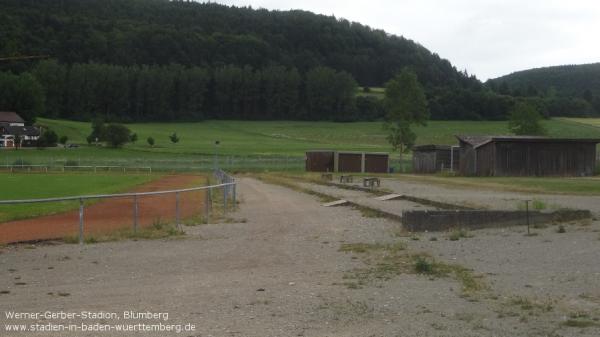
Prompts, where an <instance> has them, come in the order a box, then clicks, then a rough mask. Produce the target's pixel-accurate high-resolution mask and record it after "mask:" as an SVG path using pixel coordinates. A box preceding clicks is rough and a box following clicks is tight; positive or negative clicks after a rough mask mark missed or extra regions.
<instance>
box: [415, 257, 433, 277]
mask: <svg viewBox="0 0 600 337" xmlns="http://www.w3.org/2000/svg"><path fill="white" fill-rule="evenodd" d="M415 271H416V272H417V273H419V274H431V273H433V263H432V262H430V261H428V260H427V259H426V258H424V257H422V256H417V258H416V259H415Z"/></svg>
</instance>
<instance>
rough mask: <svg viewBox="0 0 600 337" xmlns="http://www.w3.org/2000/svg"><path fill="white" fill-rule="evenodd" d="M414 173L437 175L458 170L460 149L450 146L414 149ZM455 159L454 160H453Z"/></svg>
mask: <svg viewBox="0 0 600 337" xmlns="http://www.w3.org/2000/svg"><path fill="white" fill-rule="evenodd" d="M412 153H413V156H412V165H413V172H414V173H436V172H440V171H442V170H445V169H447V170H450V169H452V170H453V171H455V170H457V169H458V162H459V153H460V151H459V149H458V147H456V146H455V147H452V146H450V145H419V146H415V147H413V149H412ZM452 157H454V158H452Z"/></svg>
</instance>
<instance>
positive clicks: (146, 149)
mask: <svg viewBox="0 0 600 337" xmlns="http://www.w3.org/2000/svg"><path fill="white" fill-rule="evenodd" d="M38 123H39V124H41V125H45V126H48V127H50V128H52V129H53V130H55V131H56V132H57V133H58V134H59V135H66V136H68V137H69V139H70V142H74V143H79V144H85V137H86V136H87V135H88V134H89V133H90V131H91V129H90V124H89V123H81V122H72V121H60V120H49V119H42V118H40V119H39V121H38ZM128 126H129V128H131V130H132V131H133V132H136V133H137V134H138V136H139V141H138V142H137V143H136V144H128V145H127V146H126V147H125V150H127V151H126V152H127V153H126V152H121V151H119V152H121V153H123V156H130V155H132V154H133V153H136V154H138V155H139V156H152V155H166V156H168V155H198V154H200V155H201V154H212V153H213V152H214V145H213V144H214V140H217V139H218V140H220V141H221V145H220V146H219V152H220V153H221V154H225V155H263V156H268V155H289V156H301V155H303V154H304V152H305V151H306V150H310V149H334V150H357V151H390V146H389V144H388V143H387V141H386V133H385V131H384V130H383V129H382V123H381V122H356V123H332V122H290V121H267V122H264V121H260V122H256V121H205V122H199V123H147V124H129V125H128ZM544 126H545V127H546V128H547V130H548V132H549V136H551V137H600V129H598V128H596V127H594V126H587V125H583V124H581V123H578V122H573V121H571V120H567V119H552V120H547V121H544ZM173 132H177V134H178V135H179V136H180V138H181V141H180V142H179V143H178V144H172V143H171V142H170V141H169V139H168V136H169V135H170V134H171V133H173ZM415 132H416V133H417V143H418V144H455V143H456V138H455V135H457V134H479V135H484V134H489V135H506V134H509V131H508V129H507V123H506V122H505V121H431V122H429V124H428V126H426V127H415ZM149 136H152V137H153V138H154V139H155V140H156V145H155V146H154V148H152V147H150V146H149V145H148V144H147V143H146V139H147V138H148V137H149ZM86 150H87V149H86ZM68 151H71V152H76V151H77V150H68ZM37 152H43V151H37ZM48 152H51V151H48ZM62 152H67V151H64V150H63V151H62ZM113 155H118V154H116V153H115V154H111V156H113Z"/></svg>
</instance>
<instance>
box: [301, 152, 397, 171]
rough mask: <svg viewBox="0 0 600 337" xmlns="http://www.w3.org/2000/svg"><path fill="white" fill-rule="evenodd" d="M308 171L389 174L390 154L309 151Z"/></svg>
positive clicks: (307, 154)
mask: <svg viewBox="0 0 600 337" xmlns="http://www.w3.org/2000/svg"><path fill="white" fill-rule="evenodd" d="M305 167H306V171H309V172H345V173H388V171H389V154H387V153H382V152H350V151H322V150H319V151H307V152H306V165H305Z"/></svg>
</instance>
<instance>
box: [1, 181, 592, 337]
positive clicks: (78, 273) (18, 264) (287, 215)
mask: <svg viewBox="0 0 600 337" xmlns="http://www.w3.org/2000/svg"><path fill="white" fill-rule="evenodd" d="M239 196H240V199H241V201H242V204H241V206H240V209H239V210H238V211H237V212H236V213H234V214H230V215H229V216H230V217H231V218H232V219H233V220H234V222H233V223H226V224H211V225H202V226H195V227H188V228H187V231H188V232H189V235H188V236H187V238H186V239H183V240H179V239H178V240H157V241H137V242H132V241H128V242H112V243H102V244H94V245H84V246H83V247H80V246H78V245H58V246H42V247H37V248H36V249H24V248H20V247H8V248H4V251H3V252H2V253H1V254H0V310H6V309H7V308H10V309H12V310H19V311H23V312H30V311H45V310H68V311H76V312H78V311H81V310H92V311H100V310H103V311H108V312H117V313H122V312H123V311H124V310H135V311H151V312H168V313H169V320H168V321H167V322H163V323H174V324H177V323H182V324H185V323H192V324H195V325H196V327H197V330H196V331H195V332H189V333H183V334H175V333H170V334H169V333H159V334H145V335H151V336H193V337H199V336H215V337H216V336H219V337H220V336H227V337H229V336H257V337H258V336H260V337H270V336H277V337H287V336H307V337H312V336H314V337H322V336H330V337H342V336H344V337H346V336H347V337H362V336H403V337H404V336H409V337H410V336H414V337H416V336H420V337H422V336H461V337H463V336H467V337H468V336H576V335H577V336H595V335H597V332H598V329H596V328H594V327H591V328H586V329H571V328H566V327H563V328H561V327H560V326H559V322H560V320H561V319H563V318H562V317H568V316H565V315H567V313H564V312H562V311H559V310H558V309H552V311H550V312H546V311H543V312H542V311H540V310H538V309H537V307H535V308H534V309H533V310H531V311H528V310H529V309H522V308H521V306H519V305H518V304H517V307H515V306H510V305H508V306H507V304H505V303H509V302H510V299H511V297H509V296H511V294H509V293H501V294H493V293H492V294H490V293H484V294H482V295H473V296H465V295H464V294H463V293H462V292H461V290H460V289H461V284H460V283H459V282H457V281H456V280H454V279H452V278H450V277H441V278H440V277H434V278H431V277H429V276H425V275H416V274H412V273H401V274H398V275H396V274H393V275H391V276H390V277H389V278H382V279H379V280H374V281H373V282H370V283H367V284H365V285H364V286H363V287H359V288H354V287H349V286H347V285H345V284H344V283H345V282H347V281H348V279H347V276H348V275H349V274H352V273H353V272H354V271H355V270H357V268H377V267H378V266H377V265H376V264H374V263H373V264H370V263H369V262H368V261H365V260H364V259H362V255H360V254H359V253H346V252H341V251H340V246H341V245H342V244H344V243H367V244H368V243H390V242H396V241H403V242H404V243H406V244H407V245H410V246H411V247H413V248H412V249H414V251H411V253H413V252H417V251H418V249H423V248H425V247H429V248H428V249H431V250H432V251H435V252H436V256H438V259H440V260H443V259H446V258H447V257H446V256H445V253H446V252H447V251H451V252H452V254H451V257H452V259H451V260H450V262H452V263H456V262H461V263H462V262H463V259H462V258H461V254H467V252H465V251H464V250H463V249H462V247H464V246H467V245H468V244H469V243H472V244H474V245H476V246H477V247H479V246H482V248H478V249H477V253H478V254H486V249H485V245H486V244H490V243H492V242H493V243H495V244H496V245H495V248H494V250H493V251H492V252H491V254H492V255H490V256H486V257H483V258H484V259H483V260H482V261H486V265H487V264H490V265H489V266H486V267H485V269H484V270H485V271H489V273H490V274H485V279H486V281H488V283H489V284H490V285H491V286H492V287H493V286H494V282H493V281H494V280H493V278H494V275H493V274H492V273H494V272H499V271H500V270H502V269H498V270H497V269H495V267H494V265H493V263H494V262H493V261H494V259H493V258H494V256H502V254H503V252H502V247H503V245H505V243H504V242H503V241H502V238H503V236H501V235H499V234H498V233H501V232H500V231H485V232H481V233H482V234H481V235H488V234H486V233H492V234H490V235H493V236H491V237H489V239H484V238H483V237H482V238H481V240H473V241H465V240H462V239H461V240H460V241H447V242H446V241H444V242H443V245H439V246H436V247H431V245H435V244H436V242H434V241H428V243H427V244H425V242H423V245H421V244H420V241H414V240H413V239H411V238H398V237H394V236H393V232H394V230H395V229H396V228H397V224H396V223H393V222H389V221H387V220H385V219H378V218H364V217H362V216H361V215H360V213H359V212H358V211H354V210H352V209H350V208H346V207H339V208H325V207H322V206H320V202H319V201H318V200H316V199H315V198H314V197H312V196H309V195H307V194H303V193H299V192H295V191H292V190H289V189H286V188H283V187H279V186H273V185H268V184H264V183H262V182H259V181H257V180H254V179H250V178H242V179H240V180H239ZM478 233H479V232H478ZM427 235H434V234H433V233H432V234H427ZM441 235H442V234H440V236H439V240H440V241H441V240H443V237H442V236H441ZM476 235H477V237H479V235H480V234H476ZM514 235H520V234H518V233H517V234H514ZM569 235H570V234H568V233H567V234H563V236H558V237H555V238H554V239H555V240H558V239H562V238H564V239H565V240H567V241H566V242H565V245H564V246H561V247H562V248H565V247H569V245H568V244H567V243H568V241H569V240H570V239H572V238H573V236H569ZM520 236H522V234H521V235H520ZM583 238H584V237H583V235H581V234H579V235H578V236H577V239H578V242H577V243H576V244H577V245H581V242H580V241H579V239H583ZM422 240H425V238H423V239H422ZM507 240H508V239H507ZM586 240H588V241H587V244H596V241H595V239H593V238H587V239H586ZM440 243H442V242H440ZM519 244H520V241H519ZM525 244H526V243H525V242H524V243H523V245H525ZM573 245H574V244H572V245H571V246H573ZM446 246H447V247H446ZM506 247H507V249H511V246H510V245H506ZM434 248H436V249H434ZM469 249H474V248H472V247H469ZM469 251H470V250H469ZM545 253H546V254H551V253H552V250H551V249H547V250H546V251H545ZM568 253H569V250H568V249H564V250H562V251H558V252H556V254H559V255H560V256H563V255H565V254H568ZM592 255H593V254H592ZM526 258H527V255H521V254H519V255H513V256H511V257H510V259H511V260H514V265H515V266H516V267H518V268H527V266H528V265H529V264H530V263H531V262H530V261H528V260H526ZM455 259H457V260H458V261H457V260H455ZM464 261H465V263H473V264H474V266H480V265H481V264H483V262H478V261H480V260H479V259H478V258H477V257H471V258H469V259H466V260H464ZM546 261H548V262H551V261H552V259H551V258H550V257H548V258H547V260H546ZM477 263H479V264H477ZM510 263H511V262H510V260H507V261H506V264H503V265H502V268H505V267H506V266H508V265H509V264H510ZM496 264H497V263H496ZM467 266H470V265H467ZM560 270H561V269H560V268H554V269H552V268H551V269H550V270H549V271H548V273H547V274H540V275H538V276H539V278H540V279H542V278H546V279H547V280H551V279H552V277H553V274H554V273H560ZM539 272H540V273H542V272H543V271H539ZM581 272H586V271H581ZM595 272H596V270H595V269H594V270H593V271H592V273H595ZM513 274H518V271H517V270H515V271H514V272H513ZM596 277H597V276H596ZM593 279H594V275H590V277H589V278H587V279H586V280H587V282H591V281H592V280H593ZM519 280H520V281H519V282H523V280H522V279H521V278H520V279H519ZM565 281H567V280H565ZM511 282H513V281H512V280H511V279H509V278H506V277H503V279H502V285H503V286H502V288H503V289H505V288H506V289H509V290H510V285H511V284H513V283H511ZM519 282H517V283H516V285H515V286H520V287H524V286H523V285H522V283H519ZM547 282H551V281H547ZM534 285H537V283H536V284H534ZM564 286H565V287H567V286H568V285H567V284H565V285H564ZM527 289H529V288H525V291H524V292H523V293H526V292H527ZM590 289H593V288H592V287H589V288H588V289H586V291H587V290H590ZM519 294H521V293H519ZM492 295H493V297H492ZM561 295H562V294H561ZM586 295H587V296H589V298H591V299H592V300H589V301H588V302H590V301H595V300H593V299H594V298H595V297H594V296H596V293H595V292H594V293H590V294H586ZM549 296H550V295H549ZM586 303H587V302H586ZM93 322H95V321H91V322H89V323H93ZM102 322H103V323H106V324H118V323H123V320H115V319H104V320H102ZM128 322H130V323H139V320H135V321H128ZM144 322H145V323H148V324H150V323H156V321H155V320H153V321H144ZM5 323H7V320H6V318H5V317H4V316H1V318H0V328H1V327H2V326H3V324H5ZM13 323H14V322H13ZM73 323H81V320H80V319H74V320H73ZM0 335H1V333H0ZM29 335H31V336H98V335H99V334H98V333H81V332H80V333H71V334H69V333H60V334H58V333H57V334H53V333H44V334H28V336H29ZM101 335H102V336H119V337H122V336H126V335H127V334H123V333H117V332H104V333H102V334H101ZM17 336H18V335H17Z"/></svg>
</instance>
